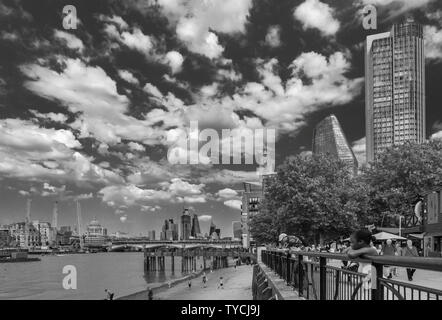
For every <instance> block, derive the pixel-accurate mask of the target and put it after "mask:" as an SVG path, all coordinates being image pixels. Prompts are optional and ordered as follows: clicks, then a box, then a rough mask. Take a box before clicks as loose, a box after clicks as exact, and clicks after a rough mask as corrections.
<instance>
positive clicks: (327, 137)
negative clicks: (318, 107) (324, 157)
mask: <svg viewBox="0 0 442 320" xmlns="http://www.w3.org/2000/svg"><path fill="white" fill-rule="evenodd" d="M312 151H313V154H328V155H330V156H333V157H336V158H338V159H340V160H342V161H343V162H344V163H345V164H346V165H347V166H348V169H349V171H350V172H351V173H352V174H353V175H356V174H357V172H358V161H357V160H356V157H355V155H354V153H353V150H352V149H351V147H350V145H349V144H348V141H347V139H346V137H345V134H344V132H343V131H342V127H341V125H340V123H339V121H338V119H337V118H336V116H335V115H333V114H332V115H330V116H328V117H326V118H325V119H323V120H322V121H321V122H319V123H318V124H317V125H316V127H315V129H314V131H313V146H312Z"/></svg>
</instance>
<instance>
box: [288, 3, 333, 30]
mask: <svg viewBox="0 0 442 320" xmlns="http://www.w3.org/2000/svg"><path fill="white" fill-rule="evenodd" d="M293 15H294V17H295V18H296V19H297V20H299V21H300V22H301V23H302V26H303V28H304V29H311V28H314V29H318V30H319V31H320V32H321V33H322V34H323V35H324V36H332V35H335V34H336V32H338V30H339V27H340V23H339V21H338V20H336V19H335V18H334V17H333V16H334V9H333V8H332V7H330V6H329V5H328V4H325V3H323V2H320V1H319V0H306V1H304V2H303V3H302V4H300V5H299V6H298V7H296V9H295V11H294V13H293Z"/></svg>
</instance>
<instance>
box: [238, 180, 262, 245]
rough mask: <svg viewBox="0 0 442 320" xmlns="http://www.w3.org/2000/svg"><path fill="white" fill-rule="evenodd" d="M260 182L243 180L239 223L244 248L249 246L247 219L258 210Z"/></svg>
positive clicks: (260, 193)
mask: <svg viewBox="0 0 442 320" xmlns="http://www.w3.org/2000/svg"><path fill="white" fill-rule="evenodd" d="M262 197H263V194H262V183H261V184H260V183H254V182H244V191H243V193H242V204H241V225H242V237H241V240H242V243H243V247H244V248H247V249H248V248H249V247H250V241H252V240H253V239H252V238H251V237H250V227H249V220H250V218H252V217H253V215H255V214H257V213H258V212H259V206H260V203H261V201H262Z"/></svg>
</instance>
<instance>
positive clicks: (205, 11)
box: [158, 0, 251, 59]
mask: <svg viewBox="0 0 442 320" xmlns="http://www.w3.org/2000/svg"><path fill="white" fill-rule="evenodd" d="M158 2H159V4H160V5H161V6H162V7H163V10H164V12H165V13H166V15H167V16H168V17H169V19H170V20H171V21H172V22H174V23H175V24H176V33H177V36H178V38H179V39H180V40H182V41H184V42H185V43H186V44H187V46H188V48H189V49H190V50H191V51H193V52H196V53H200V54H203V55H205V56H207V57H208V58H211V59H212V58H218V57H220V56H221V54H222V52H223V51H224V48H223V47H222V46H221V45H220V44H219V43H218V37H217V36H216V34H215V33H213V32H211V31H209V29H210V30H214V31H217V32H223V33H234V32H242V31H244V24H245V22H246V18H247V15H248V12H249V8H250V6H251V1H250V0H241V1H237V0H225V1H200V0H190V1H189V0H178V1H171V0H160V1H158Z"/></svg>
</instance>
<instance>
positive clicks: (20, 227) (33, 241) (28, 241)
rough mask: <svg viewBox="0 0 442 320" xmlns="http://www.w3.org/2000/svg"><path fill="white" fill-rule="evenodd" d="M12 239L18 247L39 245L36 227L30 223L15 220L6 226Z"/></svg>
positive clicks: (38, 234) (39, 239)
mask: <svg viewBox="0 0 442 320" xmlns="http://www.w3.org/2000/svg"><path fill="white" fill-rule="evenodd" d="M8 229H9V235H10V236H11V238H12V241H14V242H15V244H16V245H17V246H19V247H20V248H33V247H39V246H40V245H41V237H40V232H39V231H38V229H36V228H35V227H34V225H33V224H31V223H26V222H17V223H13V224H11V225H9V226H8Z"/></svg>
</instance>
